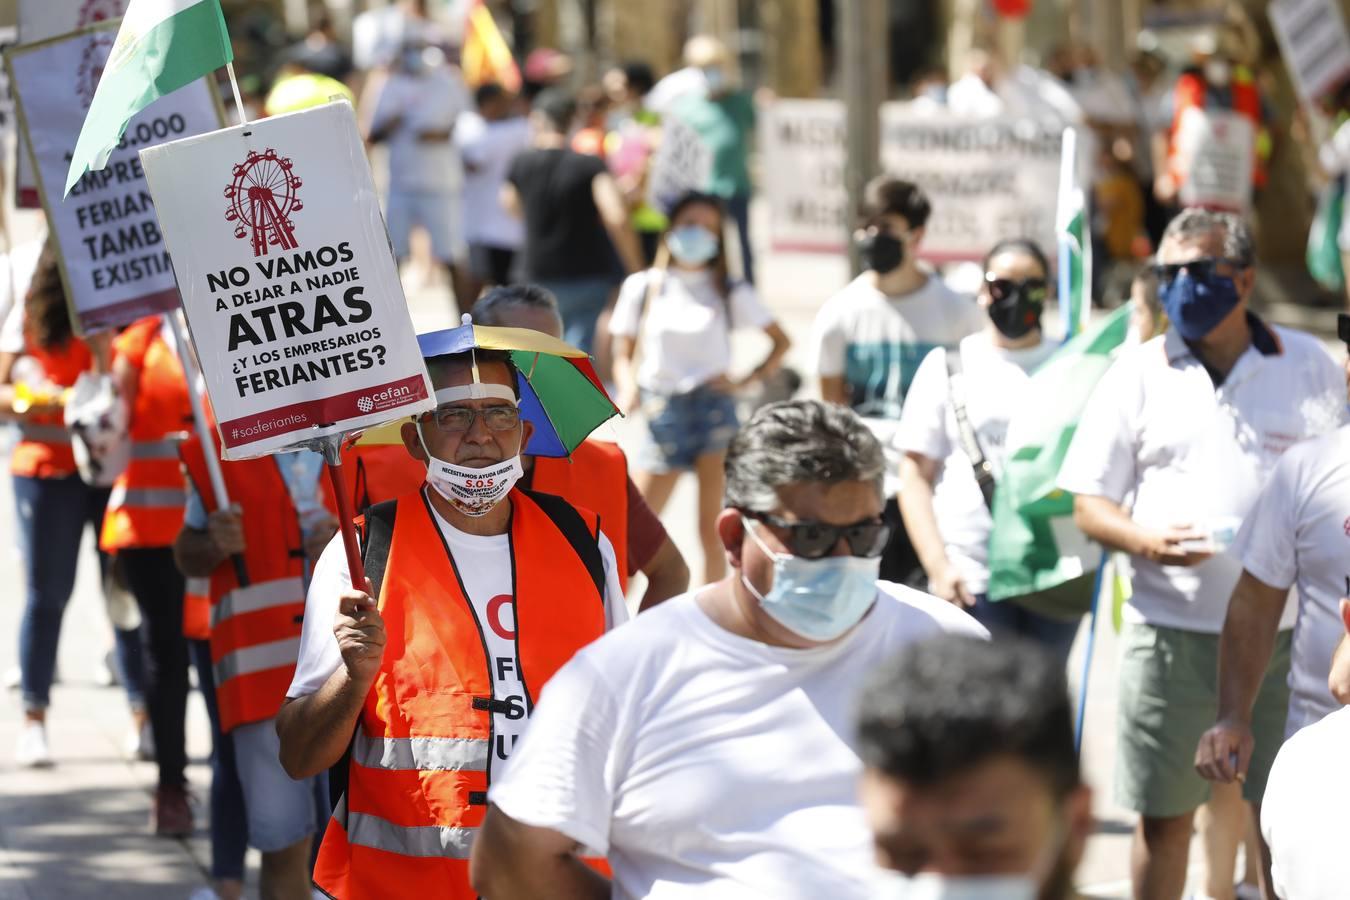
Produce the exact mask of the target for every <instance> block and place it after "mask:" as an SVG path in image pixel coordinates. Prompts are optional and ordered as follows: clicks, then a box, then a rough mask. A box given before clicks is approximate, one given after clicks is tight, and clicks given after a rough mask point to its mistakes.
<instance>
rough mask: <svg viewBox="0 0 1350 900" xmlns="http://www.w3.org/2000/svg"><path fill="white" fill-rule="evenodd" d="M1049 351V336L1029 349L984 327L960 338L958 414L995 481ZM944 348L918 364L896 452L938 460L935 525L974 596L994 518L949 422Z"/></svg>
mask: <svg viewBox="0 0 1350 900" xmlns="http://www.w3.org/2000/svg"><path fill="white" fill-rule="evenodd" d="M1055 349H1056V346H1055V344H1054V343H1053V342H1051V341H1044V340H1043V341H1041V343H1040V344H1038V345H1037V346H1035V347H1029V348H1027V349H1024V350H1007V349H1004V348H1001V347H997V346H995V345H994V341H993V339H992V338H991V337H990V335H989V332H988V331H981V332H979V333H977V334H972V335H971V336H970V337H968V338H966V339H965V340H963V341H962V342H961V349H960V354H961V374H960V375H959V376H958V381H959V384H960V389H961V392H962V395H963V397H964V400H965V405H966V417H967V418H968V419H969V421H970V425H971V427H972V428H974V429H975V436H976V440H978V441H979V445H980V450H981V451H982V452H983V453H984V456H985V458H986V459H988V460H989V462H990V464H991V465H993V467H994V478H995V480H996V481H997V479H998V478H999V477H1000V476H1001V475H1002V474H1003V458H1004V444H1005V439H1006V438H1007V435H1008V423H1009V422H1010V421H1011V420H1012V418H1013V416H1014V414H1015V413H1016V412H1017V410H1018V408H1019V407H1020V405H1021V403H1022V402H1023V398H1024V396H1025V394H1026V391H1027V385H1028V383H1029V382H1030V380H1031V376H1030V373H1031V372H1033V371H1034V370H1035V369H1036V367H1037V366H1039V365H1040V364H1041V363H1043V362H1045V361H1046V359H1048V358H1049V357H1050V355H1051V354H1053V353H1054V352H1055ZM947 352H948V351H946V350H943V349H941V348H939V349H937V350H934V351H933V352H932V353H930V354H928V356H927V358H926V359H924V361H923V362H922V363H921V364H920V365H919V371H918V373H917V374H915V376H914V383H913V384H911V385H910V387H909V395H908V396H907V397H906V398H905V411H904V413H902V414H901V416H900V428H899V431H897V432H896V436H895V443H896V445H897V446H898V447H899V449H900V450H901V452H912V453H921V454H923V455H924V456H926V457H928V458H929V459H933V460H937V461H938V462H941V463H943V466H942V477H941V479H940V480H939V481H938V483H937V486H936V489H935V491H934V496H933V511H934V513H935V514H936V516H937V524H938V531H940V532H941V533H942V540H943V542H944V543H945V544H946V545H947V557H948V559H950V560H951V562H952V564H953V565H954V566H956V568H957V570H958V571H959V572H960V573H961V577H962V579H963V580H964V581H965V583H966V587H967V588H969V589H970V591H971V592H973V593H976V594H981V593H984V591H985V590H987V589H988V587H989V566H988V559H989V533H990V531H991V530H992V529H993V527H994V523H993V519H991V518H990V515H989V509H988V507H986V506H985V505H984V496H983V495H982V494H981V493H980V485H979V482H978V481H976V480H975V472H974V469H973V468H972V467H971V462H970V457H969V456H968V455H967V454H966V451H965V448H964V446H963V445H962V443H961V432H960V429H958V428H957V425H956V414H955V412H954V411H953V408H952V403H951V393H950V385H949V381H948V378H947Z"/></svg>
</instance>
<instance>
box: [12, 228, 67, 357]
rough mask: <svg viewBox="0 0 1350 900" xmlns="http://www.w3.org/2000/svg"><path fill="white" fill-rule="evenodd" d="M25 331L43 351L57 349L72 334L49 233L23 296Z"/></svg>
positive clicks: (57, 260)
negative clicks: (26, 291)
mask: <svg viewBox="0 0 1350 900" xmlns="http://www.w3.org/2000/svg"><path fill="white" fill-rule="evenodd" d="M23 311H24V331H25V333H26V335H27V337H28V339H29V340H31V341H32V342H33V343H34V344H35V345H36V346H38V347H40V348H42V349H43V350H59V349H60V348H62V347H64V346H65V345H66V344H67V343H68V342H69V341H70V339H71V337H72V336H73V335H74V331H73V330H72V328H71V322H70V310H69V307H68V306H67V305H66V289H65V284H64V283H63V282H62V281H61V262H60V259H59V257H58V256H57V252H56V241H55V240H54V239H53V238H52V237H50V236H48V238H47V240H46V242H45V243H43V245H42V252H41V253H40V254H39V255H38V261H37V268H36V269H34V270H33V279H32V281H31V282H30V284H29V286H28V293H27V295H25V297H24V310H23Z"/></svg>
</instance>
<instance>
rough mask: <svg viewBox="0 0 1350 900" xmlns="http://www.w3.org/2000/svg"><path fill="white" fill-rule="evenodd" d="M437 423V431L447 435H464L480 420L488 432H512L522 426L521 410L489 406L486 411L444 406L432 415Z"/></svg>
mask: <svg viewBox="0 0 1350 900" xmlns="http://www.w3.org/2000/svg"><path fill="white" fill-rule="evenodd" d="M430 415H431V420H432V421H433V422H435V423H436V430H437V431H443V432H445V433H446V434H463V433H464V432H466V431H468V430H469V429H470V428H473V423H474V422H475V421H476V420H477V419H478V418H480V417H481V418H482V419H483V424H484V425H486V426H487V429H488V431H510V430H512V429H513V428H515V427H516V426H517V425H519V424H520V410H519V409H517V408H516V407H514V406H489V407H487V408H486V409H474V408H473V407H472V406H442V407H440V408H439V409H434V410H432V411H431V413H430Z"/></svg>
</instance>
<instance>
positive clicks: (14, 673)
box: [5, 666, 23, 691]
mask: <svg viewBox="0 0 1350 900" xmlns="http://www.w3.org/2000/svg"><path fill="white" fill-rule="evenodd" d="M21 684H23V672H21V671H19V667H18V666H10V667H9V668H8V669H6V670H5V687H7V688H9V689H10V690H11V691H17V690H18V689H19V686H20V685H21Z"/></svg>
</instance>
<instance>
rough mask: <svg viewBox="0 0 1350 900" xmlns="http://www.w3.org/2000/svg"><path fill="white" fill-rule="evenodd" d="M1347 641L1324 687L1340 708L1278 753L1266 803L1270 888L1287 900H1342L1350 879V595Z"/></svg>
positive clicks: (1343, 637) (1340, 611)
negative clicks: (1349, 813) (1349, 835)
mask: <svg viewBox="0 0 1350 900" xmlns="http://www.w3.org/2000/svg"><path fill="white" fill-rule="evenodd" d="M1337 607H1338V608H1337V619H1338V620H1339V621H1338V623H1337V626H1336V628H1335V630H1334V632H1333V634H1335V635H1336V636H1337V637H1339V639H1340V643H1339V644H1338V645H1337V647H1336V650H1335V653H1334V654H1333V655H1332V658H1331V672H1330V674H1329V676H1328V678H1327V683H1326V684H1325V685H1324V687H1326V688H1328V689H1329V690H1330V692H1331V695H1332V696H1334V697H1335V698H1336V704H1337V706H1336V709H1335V711H1334V712H1332V713H1329V714H1328V715H1327V716H1326V717H1325V718H1323V719H1322V720H1321V721H1319V722H1314V723H1313V724H1311V725H1309V726H1308V727H1307V728H1304V729H1303V730H1302V731H1300V732H1298V733H1297V734H1294V735H1291V736H1290V738H1289V740H1287V741H1285V743H1284V746H1283V747H1281V748H1280V753H1279V755H1278V756H1277V757H1275V764H1274V765H1273V766H1271V769H1270V780H1269V781H1268V782H1267V784H1266V796H1265V799H1264V800H1263V801H1262V803H1261V835H1262V837H1263V838H1264V839H1265V842H1266V846H1267V847H1268V848H1269V850H1270V874H1271V878H1270V887H1271V890H1272V891H1273V895H1274V896H1277V897H1281V898H1283V900H1340V898H1342V897H1344V896H1345V892H1346V885H1347V884H1350V855H1347V854H1346V852H1345V811H1346V810H1347V809H1350V779H1347V778H1345V776H1344V770H1345V748H1346V747H1347V746H1350V709H1346V708H1345V706H1344V705H1343V704H1345V703H1346V702H1350V600H1345V599H1341V600H1340V601H1339V603H1338V604H1337Z"/></svg>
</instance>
